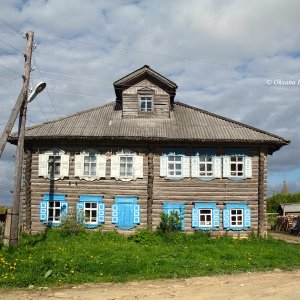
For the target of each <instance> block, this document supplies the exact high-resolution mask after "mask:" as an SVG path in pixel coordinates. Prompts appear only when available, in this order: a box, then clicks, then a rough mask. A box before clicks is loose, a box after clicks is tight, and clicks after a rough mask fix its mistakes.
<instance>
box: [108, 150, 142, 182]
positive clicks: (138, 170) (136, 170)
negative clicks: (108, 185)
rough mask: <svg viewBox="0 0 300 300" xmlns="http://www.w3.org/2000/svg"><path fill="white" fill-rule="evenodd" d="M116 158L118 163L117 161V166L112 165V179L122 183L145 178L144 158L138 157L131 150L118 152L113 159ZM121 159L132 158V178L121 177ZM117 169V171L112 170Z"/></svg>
mask: <svg viewBox="0 0 300 300" xmlns="http://www.w3.org/2000/svg"><path fill="white" fill-rule="evenodd" d="M113 156H114V157H115V158H116V159H117V161H115V165H113V163H111V177H114V178H115V179H116V180H121V181H132V180H137V178H143V164H144V156H143V155H138V154H136V153H135V152H133V151H131V150H129V149H122V150H121V151H118V152H117V153H116V154H115V155H112V157H113ZM121 157H132V158H133V162H132V176H121V175H120V166H121ZM113 167H115V168H117V170H112V168H113Z"/></svg>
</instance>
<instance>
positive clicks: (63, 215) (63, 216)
mask: <svg viewBox="0 0 300 300" xmlns="http://www.w3.org/2000/svg"><path fill="white" fill-rule="evenodd" d="M67 217H68V202H66V201H62V202H61V206H60V222H61V221H62V220H66V218H67Z"/></svg>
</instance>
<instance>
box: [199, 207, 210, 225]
mask: <svg viewBox="0 0 300 300" xmlns="http://www.w3.org/2000/svg"><path fill="white" fill-rule="evenodd" d="M204 210H209V211H210V213H209V214H208V213H201V211H204ZM201 216H204V217H205V220H204V222H205V224H201V222H203V221H201ZM207 216H210V221H207ZM207 222H210V224H207ZM212 225H213V209H212V208H205V207H202V208H199V227H208V228H211V227H213V226H212Z"/></svg>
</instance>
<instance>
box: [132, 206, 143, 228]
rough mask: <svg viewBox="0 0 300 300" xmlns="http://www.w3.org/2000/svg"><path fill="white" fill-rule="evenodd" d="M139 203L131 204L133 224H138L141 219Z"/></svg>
mask: <svg viewBox="0 0 300 300" xmlns="http://www.w3.org/2000/svg"><path fill="white" fill-rule="evenodd" d="M140 210H141V208H140V205H139V204H135V205H134V206H133V223H134V224H140V219H141V217H140V216H141V213H140Z"/></svg>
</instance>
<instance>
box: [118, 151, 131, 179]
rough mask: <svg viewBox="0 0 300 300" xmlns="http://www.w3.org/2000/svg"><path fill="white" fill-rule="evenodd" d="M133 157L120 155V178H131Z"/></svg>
mask: <svg viewBox="0 0 300 300" xmlns="http://www.w3.org/2000/svg"><path fill="white" fill-rule="evenodd" d="M133 158H134V157H133V156H127V155H121V156H120V176H121V177H132V176H133Z"/></svg>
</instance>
